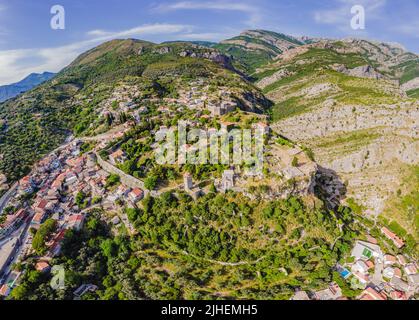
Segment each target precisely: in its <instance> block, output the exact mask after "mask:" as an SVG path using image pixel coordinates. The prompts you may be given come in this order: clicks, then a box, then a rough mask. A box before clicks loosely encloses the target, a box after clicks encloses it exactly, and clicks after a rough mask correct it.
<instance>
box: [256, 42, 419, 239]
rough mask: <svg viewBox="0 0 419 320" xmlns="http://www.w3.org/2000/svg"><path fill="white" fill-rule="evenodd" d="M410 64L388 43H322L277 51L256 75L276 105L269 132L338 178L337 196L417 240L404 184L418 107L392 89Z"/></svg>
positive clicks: (414, 206) (410, 192) (413, 204)
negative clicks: (303, 149) (310, 154)
mask: <svg viewBox="0 0 419 320" xmlns="http://www.w3.org/2000/svg"><path fill="white" fill-rule="evenodd" d="M414 59H417V56H415V55H413V54H408V53H405V52H404V51H402V49H400V48H398V47H394V48H393V47H391V46H389V45H381V46H379V45H377V44H375V43H368V42H365V41H355V40H346V41H340V42H331V41H321V42H318V43H315V44H311V45H305V46H301V47H298V48H295V49H293V50H290V51H288V52H286V53H284V54H283V55H281V56H280V57H279V58H278V59H277V60H276V61H274V62H273V63H271V64H269V65H267V66H265V67H263V68H260V69H259V70H258V73H257V74H256V77H257V78H258V79H259V80H258V82H257V85H258V86H259V87H260V88H261V89H262V90H263V92H264V93H265V95H266V96H267V97H268V98H270V99H271V100H273V101H274V102H275V106H274V108H273V110H272V118H273V120H274V121H275V129H276V130H277V131H278V132H280V133H281V134H283V135H285V136H287V137H288V138H290V139H292V140H295V141H298V142H300V143H302V144H304V145H306V146H308V147H310V148H311V149H312V150H313V151H314V153H315V158H316V161H317V162H318V163H319V164H320V165H321V166H323V167H324V168H328V169H331V170H333V171H335V172H336V173H337V175H338V177H339V179H340V180H341V182H343V183H344V184H345V185H346V186H347V188H346V190H347V191H346V194H340V195H339V198H341V199H346V200H348V199H350V200H349V203H352V204H354V203H357V204H358V205H359V206H361V207H362V208H363V209H364V210H363V211H365V212H366V213H368V214H370V215H373V216H377V215H379V214H383V215H384V216H386V217H387V218H389V219H390V220H391V219H396V220H397V221H398V222H399V223H400V224H401V225H402V226H403V228H405V229H406V230H408V232H409V233H411V234H414V235H415V236H416V237H417V236H418V222H417V214H412V213H411V212H412V211H413V212H416V213H417V212H418V200H417V199H418V198H417V193H416V195H415V192H416V191H415V190H414V189H412V187H411V186H409V184H406V181H408V180H410V181H413V179H417V177H418V172H417V169H415V168H417V165H418V160H419V159H418V157H417V155H418V153H419V142H418V125H419V123H418V122H419V102H418V101H417V100H416V99H414V98H409V96H408V94H406V92H405V91H404V90H403V88H402V87H400V85H399V80H400V82H403V81H405V80H406V79H408V78H410V77H411V76H412V72H413V71H412V70H414V69H415V68H416V65H415V64H414V61H415V60H414ZM407 66H409V67H407ZM330 191H331V192H332V193H333V192H334V191H335V190H330ZM342 193H343V192H342ZM397 199H399V200H397ZM402 199H405V200H402ZM401 202H402V203H403V205H402V204H401ZM397 206H398V207H399V208H400V206H405V207H408V208H409V209H408V210H404V211H403V210H400V209H397V208H396V207H397ZM409 212H410V213H409Z"/></svg>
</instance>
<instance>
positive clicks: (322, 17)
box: [314, 0, 386, 32]
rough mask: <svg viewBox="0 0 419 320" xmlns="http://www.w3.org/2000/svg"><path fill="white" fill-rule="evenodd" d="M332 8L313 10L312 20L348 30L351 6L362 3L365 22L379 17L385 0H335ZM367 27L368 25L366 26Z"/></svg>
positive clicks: (341, 29)
mask: <svg viewBox="0 0 419 320" xmlns="http://www.w3.org/2000/svg"><path fill="white" fill-rule="evenodd" d="M335 2H336V6H335V7H334V8H332V9H323V10H316V11H314V20H315V21H316V22H317V23H319V24H331V25H335V26H336V27H337V28H338V29H339V30H340V31H345V32H350V31H353V30H351V28H350V21H351V19H352V17H353V15H352V14H351V8H352V7H353V6H354V5H362V6H363V7H364V8H365V13H366V22H367V25H368V21H369V20H375V19H379V18H381V16H380V12H381V9H382V8H383V7H384V6H385V5H386V0H336V1H335ZM367 28H368V26H367Z"/></svg>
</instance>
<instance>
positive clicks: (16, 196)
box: [0, 81, 419, 300]
mask: <svg viewBox="0 0 419 320" xmlns="http://www.w3.org/2000/svg"><path fill="white" fill-rule="evenodd" d="M207 89H208V88H205V86H204V84H203V82H202V81H198V82H196V83H192V85H191V88H190V90H184V91H183V92H181V93H180V95H179V97H178V98H177V99H170V100H166V101H164V102H165V103H166V104H163V105H158V106H156V105H155V104H153V103H150V101H146V102H147V103H144V105H140V104H139V103H137V102H136V101H137V99H136V98H138V94H137V93H136V92H137V91H136V90H135V88H133V87H130V86H126V85H122V86H120V87H119V88H118V89H117V90H115V91H114V93H113V95H112V97H111V98H110V99H108V100H106V101H105V102H104V103H103V107H102V109H101V110H100V115H101V117H102V118H103V119H104V120H105V121H108V122H109V124H111V125H112V127H111V129H110V130H108V131H106V132H96V133H95V134H96V135H93V136H87V137H79V138H70V139H68V142H67V143H66V144H65V145H63V146H61V147H60V148H58V149H57V150H55V151H54V152H52V153H50V154H49V155H48V156H46V157H44V158H43V159H42V160H41V161H39V162H38V163H37V164H36V165H35V166H34V168H33V170H32V171H31V172H30V174H28V175H27V176H25V177H24V178H22V179H21V180H20V181H19V182H18V183H17V184H15V185H14V186H12V188H11V189H10V192H9V193H8V194H6V195H5V196H4V197H3V198H2V201H4V203H2V204H1V205H2V208H3V211H4V213H5V215H6V219H5V220H4V221H2V223H1V229H0V246H1V260H0V262H1V265H0V268H1V269H0V272H1V282H0V284H1V289H0V294H1V295H2V296H4V297H7V296H8V295H9V294H10V292H11V290H12V289H13V288H14V287H16V286H17V285H18V284H19V279H20V277H21V273H22V272H21V271H19V270H20V269H19V268H16V266H17V265H20V264H22V263H25V260H26V259H27V257H32V258H33V257H35V260H36V264H35V269H36V271H38V272H41V273H49V272H51V268H52V263H51V261H53V259H54V258H55V257H57V256H59V255H60V253H61V245H62V242H63V239H64V238H65V234H66V232H67V231H68V230H76V231H78V230H81V229H82V228H83V226H84V223H85V220H86V216H87V215H88V214H89V212H91V211H92V210H95V209H96V208H101V209H104V210H105V212H106V215H104V216H102V217H101V219H102V220H104V221H106V223H108V224H110V225H111V226H113V231H114V232H115V233H116V234H118V232H119V231H118V230H119V228H120V227H121V226H123V228H124V229H125V230H127V232H128V233H129V234H132V235H134V234H135V233H136V230H135V227H134V226H133V221H132V219H131V218H130V211H129V210H130V209H136V208H142V200H143V199H144V198H146V197H148V196H151V197H159V196H160V195H162V194H163V193H164V192H167V191H170V192H185V193H186V194H189V195H190V196H191V197H192V198H193V199H198V198H199V197H201V196H203V195H205V194H207V193H208V192H210V190H213V189H215V190H217V191H218V192H221V193H226V192H229V191H234V192H239V193H243V194H245V195H246V196H247V197H249V198H254V199H255V198H257V197H260V198H262V199H275V198H278V197H280V198H284V199H285V198H287V197H288V196H290V195H291V194H294V195H295V194H301V195H304V194H309V193H312V192H314V189H313V188H314V183H313V179H314V177H315V174H316V173H317V170H318V168H317V165H316V164H315V162H313V161H312V159H310V154H309V152H307V150H304V148H303V147H302V146H298V145H296V144H293V143H292V142H290V141H288V140H286V139H284V138H283V137H281V136H279V135H277V134H275V133H274V132H272V131H271V130H270V127H269V125H268V122H267V118H266V117H265V116H263V115H259V114H257V113H253V112H247V111H242V110H240V109H238V106H237V105H236V104H235V103H234V101H229V100H228V99H227V100H224V99H225V98H228V97H229V95H230V93H229V92H228V91H227V90H225V89H222V88H221V89H220V91H219V92H218V95H217V96H218V97H219V99H220V100H222V101H223V102H219V101H217V99H216V98H213V97H210V96H207V95H203V94H202V92H207V91H208V90H207ZM185 105H186V106H188V109H187V110H186V111H185V109H184V108H185V107H184V106H185ZM115 110H118V113H116V112H115ZM180 112H183V114H184V115H185V114H186V115H187V117H188V118H190V119H196V120H190V119H185V120H186V121H188V124H189V125H190V126H191V127H196V128H204V129H206V130H208V131H211V130H215V131H217V130H218V129H221V130H222V129H225V130H226V131H229V130H231V129H233V128H252V129H255V128H259V129H261V130H263V132H264V134H265V135H266V139H265V141H266V144H265V145H264V151H265V153H266V162H265V163H264V170H263V171H264V172H263V174H261V175H260V176H246V175H245V174H244V171H243V170H242V169H243V168H241V166H224V167H218V168H210V169H209V171H208V172H206V174H204V175H203V174H201V172H198V173H199V174H198V175H197V174H196V171H193V170H189V171H188V168H187V167H185V168H182V169H180V168H175V167H172V168H169V170H166V171H165V172H164V174H160V175H158V174H156V173H154V172H152V171H151V170H149V167H150V163H151V162H152V150H153V148H155V147H158V142H156V141H155V140H154V139H153V138H152V137H153V136H155V133H156V131H157V130H156V129H159V130H162V128H163V129H167V128H168V127H170V121H169V119H171V118H172V117H174V116H175V114H179V113H180ZM121 113H123V115H121ZM191 115H193V116H192V117H191ZM117 117H120V118H124V119H121V120H119V121H115V122H116V123H113V122H114V121H113V119H116V118H117ZM123 120H125V121H123ZM153 121H156V122H153ZM118 122H119V123H118ZM151 123H154V127H153V126H151V125H150V124H151ZM157 124H160V127H158V126H157ZM136 126H141V128H146V131H147V132H146V133H145V134H144V131H145V130H144V131H142V130H136V129H135V128H136ZM133 141H135V145H134V144H133ZM135 146H137V148H136V149H135V150H133V147H135ZM187 149H188V152H193V148H192V145H188V146H187ZM191 150H192V151H191ZM134 159H135V161H136V162H137V163H138V162H139V161H140V162H141V165H140V166H138V165H137V168H136V169H135V170H133V169H132V161H133V160H134ZM198 176H199V177H204V178H201V179H198ZM266 185H269V186H270V188H269V190H268V189H267V188H266V187H264V186H266ZM331 191H333V192H336V190H331ZM381 232H382V236H383V238H385V239H387V240H388V241H389V242H390V244H388V242H382V241H383V240H380V244H381V245H380V244H379V243H378V241H377V239H375V238H373V237H371V236H369V235H367V234H366V240H358V241H356V242H355V243H354V247H353V249H352V251H351V254H350V256H349V257H348V259H347V262H346V263H344V264H338V265H335V266H333V270H334V271H333V272H335V273H336V274H338V275H339V277H338V278H337V279H334V280H335V281H334V282H332V283H330V286H329V287H328V288H325V289H324V290H320V291H316V292H306V291H298V290H297V291H296V293H295V295H294V296H293V297H292V298H291V299H293V300H309V299H314V300H339V299H346V298H347V295H345V293H346V292H345V290H346V291H347V290H348V288H351V289H350V290H351V292H352V291H355V290H358V291H359V292H358V295H357V296H351V298H357V299H361V300H386V299H393V300H406V299H409V298H412V297H414V296H415V294H416V292H417V289H418V285H419V278H418V273H417V267H416V264H415V262H414V260H412V259H411V258H409V257H408V256H407V255H404V254H402V253H399V254H396V255H393V254H391V253H390V252H394V250H393V249H392V250H391V251H389V250H388V248H390V247H392V246H393V247H395V248H396V250H400V249H402V248H403V247H404V245H405V243H404V242H403V240H402V239H401V238H399V237H398V236H397V235H396V234H394V233H393V232H391V231H390V230H388V229H387V228H385V227H383V228H382V229H381ZM383 243H384V244H385V245H383ZM387 246H388V247H387ZM96 289H97V287H96V286H95V285H93V284H89V283H85V284H83V285H81V287H79V288H78V289H77V290H76V291H75V292H74V298H75V299H80V298H82V297H83V295H84V294H86V293H88V292H92V291H95V290H96Z"/></svg>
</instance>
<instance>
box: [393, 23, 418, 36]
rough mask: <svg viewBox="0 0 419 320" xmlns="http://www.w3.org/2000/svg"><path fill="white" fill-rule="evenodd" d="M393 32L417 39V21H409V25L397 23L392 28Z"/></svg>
mask: <svg viewBox="0 0 419 320" xmlns="http://www.w3.org/2000/svg"><path fill="white" fill-rule="evenodd" d="M393 30H395V31H396V32H398V33H401V34H404V35H406V36H409V37H414V38H419V21H409V23H405V24H403V23H399V24H397V25H395V26H393Z"/></svg>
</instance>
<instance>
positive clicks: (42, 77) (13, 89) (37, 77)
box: [0, 72, 55, 102]
mask: <svg viewBox="0 0 419 320" xmlns="http://www.w3.org/2000/svg"><path fill="white" fill-rule="evenodd" d="M54 76H55V73H51V72H43V73H31V74H30V75H28V76H27V77H26V78H24V79H23V80H21V81H19V82H16V83H12V84H8V85H4V86H0V102H3V101H5V100H7V99H10V98H13V97H16V96H17V95H19V94H21V93H24V92H26V91H28V90H31V89H32V88H34V87H36V86H37V85H39V84H41V83H43V82H45V81H47V80H50V79H51V78H53V77H54Z"/></svg>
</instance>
